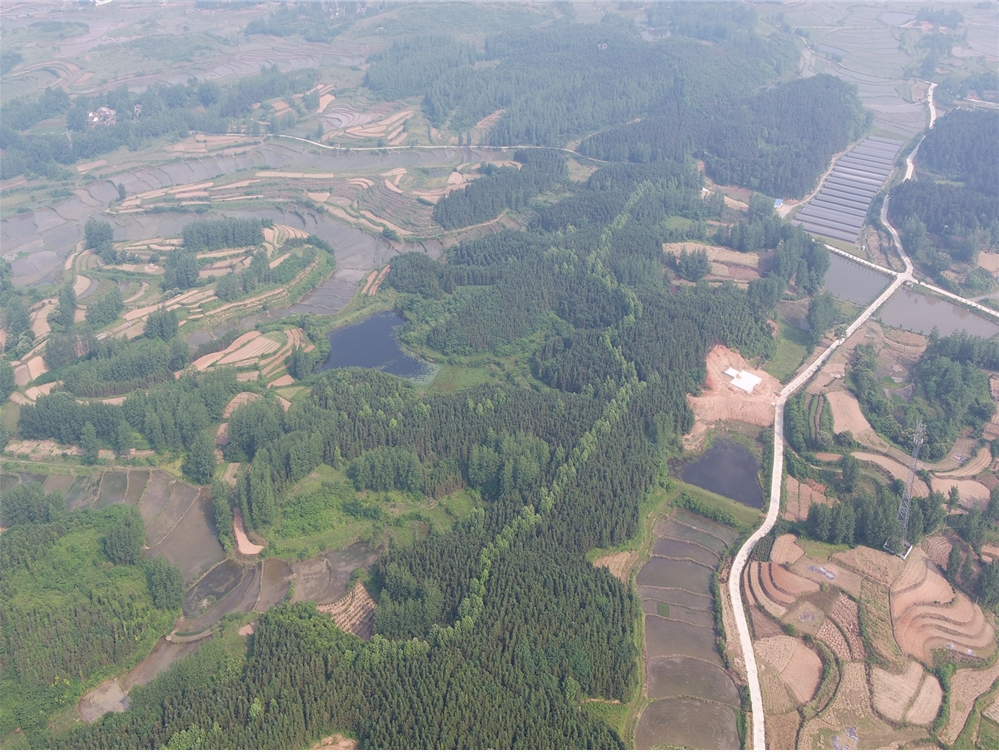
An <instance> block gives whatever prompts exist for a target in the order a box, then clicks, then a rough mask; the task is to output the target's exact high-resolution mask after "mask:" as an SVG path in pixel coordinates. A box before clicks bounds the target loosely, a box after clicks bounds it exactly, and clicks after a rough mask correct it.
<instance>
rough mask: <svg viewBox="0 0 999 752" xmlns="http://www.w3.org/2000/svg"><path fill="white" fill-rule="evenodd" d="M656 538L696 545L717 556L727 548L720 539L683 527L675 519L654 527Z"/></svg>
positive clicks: (686, 526)
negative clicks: (671, 539)
mask: <svg viewBox="0 0 999 752" xmlns="http://www.w3.org/2000/svg"><path fill="white" fill-rule="evenodd" d="M656 537H658V538H673V539H675V540H680V541H687V542H689V543H696V544H697V545H699V546H702V547H704V548H706V549H708V550H709V551H712V552H714V553H716V554H718V555H719V556H720V555H721V553H722V551H724V550H725V549H726V548H728V546H729V544H728V542H726V541H724V540H722V539H721V538H717V537H715V536H714V535H711V533H707V532H705V531H704V530H699V529H697V528H693V527H690V526H689V525H684V524H683V523H682V522H680V521H679V520H678V519H676V518H675V517H674V518H672V519H670V520H667V521H666V522H660V523H659V524H658V525H657V526H656Z"/></svg>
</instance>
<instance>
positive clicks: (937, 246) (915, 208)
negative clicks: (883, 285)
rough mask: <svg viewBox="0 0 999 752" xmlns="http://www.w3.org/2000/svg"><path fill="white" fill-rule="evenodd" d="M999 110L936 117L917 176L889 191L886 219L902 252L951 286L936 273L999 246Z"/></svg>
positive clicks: (921, 150) (972, 260) (921, 153)
mask: <svg viewBox="0 0 999 752" xmlns="http://www.w3.org/2000/svg"><path fill="white" fill-rule="evenodd" d="M997 134H999V113H997V112H994V111H991V110H956V111H954V112H951V113H950V114H948V115H947V116H946V117H944V118H942V119H940V120H939V121H938V122H937V124H936V126H935V127H934V128H933V129H932V130H931V131H930V132H929V133H928V134H927V135H926V138H925V139H924V140H923V142H922V143H921V144H920V146H919V152H918V157H917V164H918V165H919V168H920V171H921V172H922V171H927V172H929V173H930V174H929V175H925V174H923V175H920V176H919V179H918V180H907V181H906V182H904V183H902V184H901V185H899V186H898V187H896V188H895V189H894V190H893V191H892V194H891V203H890V204H889V209H890V212H891V221H892V223H893V224H894V225H895V226H896V227H898V228H899V229H900V231H901V236H902V243H903V244H904V245H905V248H906V251H907V252H908V253H909V255H911V256H913V257H914V258H915V259H916V260H917V261H919V262H921V263H922V264H924V265H925V266H926V267H928V268H929V269H930V270H931V271H932V272H934V273H936V275H937V280H938V281H940V282H941V283H943V284H948V285H949V284H951V283H950V282H949V280H947V278H946V277H944V276H943V275H942V274H941V272H944V271H947V270H948V269H949V268H950V267H951V265H952V264H953V263H970V264H974V263H975V260H976V259H977V258H978V253H979V252H980V251H983V250H991V249H995V248H996V247H999V137H997Z"/></svg>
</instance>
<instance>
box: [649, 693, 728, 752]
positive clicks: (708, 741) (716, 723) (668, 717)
mask: <svg viewBox="0 0 999 752" xmlns="http://www.w3.org/2000/svg"><path fill="white" fill-rule="evenodd" d="M664 744H668V745H670V746H676V747H680V748H687V749H736V748H738V746H739V733H738V730H737V728H736V717H735V710H734V709H732V708H730V707H727V706H725V705H719V704H716V703H711V702H703V701H701V700H691V699H687V698H682V699H677V700H657V701H656V702H653V703H652V704H651V705H649V706H648V707H647V708H646V709H645V710H644V711H642V715H641V717H640V718H639V719H638V726H637V728H636V729H635V746H636V748H638V749H653V748H655V747H658V746H661V745H664Z"/></svg>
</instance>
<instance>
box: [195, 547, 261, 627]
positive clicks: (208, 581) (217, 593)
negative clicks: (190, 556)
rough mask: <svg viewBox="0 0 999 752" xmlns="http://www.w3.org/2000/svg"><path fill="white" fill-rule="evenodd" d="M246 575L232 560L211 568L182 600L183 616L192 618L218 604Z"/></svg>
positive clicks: (243, 569) (244, 569)
mask: <svg viewBox="0 0 999 752" xmlns="http://www.w3.org/2000/svg"><path fill="white" fill-rule="evenodd" d="M245 574H246V568H245V567H243V566H241V565H240V564H237V563H236V562H235V561H233V560H232V559H226V560H225V561H223V562H221V563H220V564H218V565H217V566H215V567H213V568H212V569H211V571H209V572H208V574H206V575H205V576H204V577H202V578H201V579H200V580H199V581H198V582H197V583H196V584H195V585H194V586H192V587H191V589H190V590H188V591H187V596H186V597H185V598H184V616H185V617H187V618H192V617H194V616H197V615H198V614H199V613H201V612H203V611H204V610H205V609H206V608H208V607H209V606H210V605H212V604H214V603H216V602H218V601H219V600H221V599H222V598H224V597H225V595H226V594H227V593H228V592H230V591H231V590H232V589H233V588H235V587H236V586H237V585H239V583H240V582H242V580H243V576H244V575H245Z"/></svg>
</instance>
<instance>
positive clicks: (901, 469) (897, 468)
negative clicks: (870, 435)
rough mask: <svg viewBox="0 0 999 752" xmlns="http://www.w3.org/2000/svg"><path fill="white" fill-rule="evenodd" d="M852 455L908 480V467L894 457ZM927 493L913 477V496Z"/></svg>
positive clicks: (923, 485)
mask: <svg viewBox="0 0 999 752" xmlns="http://www.w3.org/2000/svg"><path fill="white" fill-rule="evenodd" d="M851 396H852V395H851ZM853 456H854V457H855V458H856V459H858V460H860V461H861V462H871V463H873V464H875V465H877V466H878V467H881V468H883V469H885V470H887V471H888V472H889V473H890V474H891V476H892V477H893V478H898V479H899V480H901V481H902V482H904V483H908V482H909V468H908V467H907V466H906V465H903V464H902V463H901V462H899V461H898V460H896V459H892V458H891V457H886V456H885V455H883V454H874V453H873V452H854V453H853ZM972 482H974V481H972ZM934 486H936V482H935V481H934ZM933 490H934V491H935V490H936V488H934V489H933ZM929 493H930V490H929V488H927V487H926V483H924V482H923V481H922V479H920V478H918V477H917V478H915V479H913V482H912V495H913V496H928V495H929Z"/></svg>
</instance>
